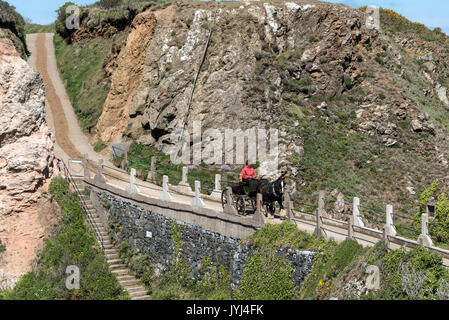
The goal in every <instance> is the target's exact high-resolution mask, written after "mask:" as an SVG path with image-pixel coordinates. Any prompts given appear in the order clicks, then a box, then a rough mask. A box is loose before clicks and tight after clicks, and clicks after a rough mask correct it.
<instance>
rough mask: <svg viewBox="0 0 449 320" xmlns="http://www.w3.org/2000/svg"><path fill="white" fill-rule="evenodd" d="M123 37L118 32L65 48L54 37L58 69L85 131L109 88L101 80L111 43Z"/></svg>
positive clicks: (100, 109) (95, 117)
mask: <svg viewBox="0 0 449 320" xmlns="http://www.w3.org/2000/svg"><path fill="white" fill-rule="evenodd" d="M125 36H126V33H118V34H116V35H114V37H112V39H103V38H96V39H93V40H87V41H84V42H78V43H75V44H71V45H68V44H67V43H66V42H65V41H64V40H63V39H62V38H61V37H60V36H59V35H55V39H54V42H55V50H56V59H57V63H58V67H59V70H60V73H61V76H62V79H63V81H64V84H65V87H66V89H67V93H68V95H69V97H70V100H71V101H72V105H73V108H74V109H75V112H76V114H77V116H78V119H79V120H80V124H81V127H82V129H83V130H84V131H85V132H88V130H89V128H92V127H93V126H94V125H95V124H96V123H97V121H98V118H99V117H100V115H101V112H102V110H103V104H104V102H105V100H106V97H107V95H108V92H109V89H110V83H109V81H108V80H106V79H104V72H103V63H104V61H105V59H106V57H107V56H108V55H109V54H110V53H111V49H112V47H113V45H114V42H115V41H120V40H121V39H123V37H125Z"/></svg>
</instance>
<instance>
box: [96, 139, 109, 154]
mask: <svg viewBox="0 0 449 320" xmlns="http://www.w3.org/2000/svg"><path fill="white" fill-rule="evenodd" d="M106 147H107V145H106V143H104V142H103V141H101V140H98V141H97V143H96V144H95V146H94V150H95V152H100V151H103V150H104V149H105V148H106Z"/></svg>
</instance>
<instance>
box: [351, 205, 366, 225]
mask: <svg viewBox="0 0 449 320" xmlns="http://www.w3.org/2000/svg"><path fill="white" fill-rule="evenodd" d="M352 215H353V216H354V225H355V226H357V227H361V228H363V227H365V224H364V223H363V221H362V218H361V217H360V199H359V198H357V197H356V198H354V201H353V203H352Z"/></svg>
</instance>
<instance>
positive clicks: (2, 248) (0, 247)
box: [0, 240, 6, 253]
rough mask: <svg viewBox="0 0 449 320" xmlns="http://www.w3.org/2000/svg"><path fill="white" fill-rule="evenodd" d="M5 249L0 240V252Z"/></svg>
mask: <svg viewBox="0 0 449 320" xmlns="http://www.w3.org/2000/svg"><path fill="white" fill-rule="evenodd" d="M5 251H6V245H4V244H3V243H2V241H1V240H0V253H3V252H5Z"/></svg>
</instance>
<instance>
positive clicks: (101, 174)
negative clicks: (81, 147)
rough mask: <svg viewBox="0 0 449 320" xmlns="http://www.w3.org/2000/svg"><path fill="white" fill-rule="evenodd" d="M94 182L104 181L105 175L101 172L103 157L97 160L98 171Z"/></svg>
mask: <svg viewBox="0 0 449 320" xmlns="http://www.w3.org/2000/svg"><path fill="white" fill-rule="evenodd" d="M94 180H95V181H96V182H100V183H106V177H105V176H104V174H103V159H100V160H98V172H97V174H96V175H95V177H94Z"/></svg>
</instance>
